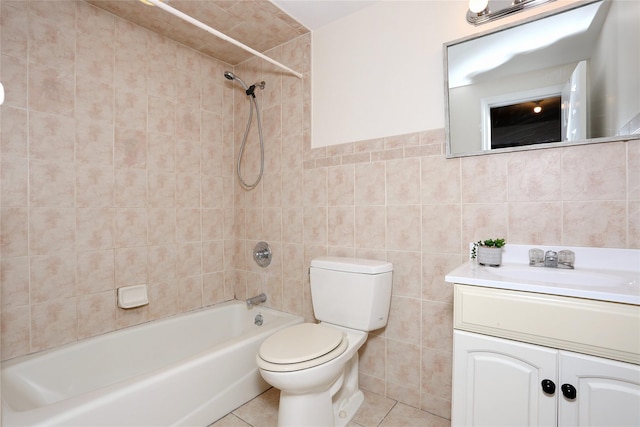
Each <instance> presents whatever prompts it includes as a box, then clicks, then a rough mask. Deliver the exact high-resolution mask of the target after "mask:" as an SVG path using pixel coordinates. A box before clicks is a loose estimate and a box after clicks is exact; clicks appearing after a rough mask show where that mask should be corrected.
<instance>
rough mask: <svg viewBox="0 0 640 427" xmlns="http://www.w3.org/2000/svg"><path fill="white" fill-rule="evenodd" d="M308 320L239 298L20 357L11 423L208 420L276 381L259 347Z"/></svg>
mask: <svg viewBox="0 0 640 427" xmlns="http://www.w3.org/2000/svg"><path fill="white" fill-rule="evenodd" d="M257 314H261V315H262V316H263V318H264V323H263V325H262V326H256V325H255V324H254V319H255V316H256V315H257ZM302 320H303V319H302V318H301V317H299V316H294V315H290V314H286V313H282V312H278V311H275V310H270V309H268V308H263V307H254V308H252V309H250V310H249V309H247V306H246V304H245V303H244V302H239V301H230V302H227V303H223V304H219V305H216V306H214V307H213V308H209V309H204V310H199V311H196V312H192V313H187V314H183V315H178V316H174V317H171V318H168V319H164V320H159V321H155V322H151V323H147V324H144V325H140V326H135V327H131V328H126V329H122V330H119V331H116V332H111V333H108V334H105V335H102V336H99V337H95V338H90V339H86V340H83V341H80V342H78V343H74V344H71V345H67V346H64V347H60V348H58V349H53V350H49V351H45V352H41V353H37V354H34V355H29V356H25V357H22V358H18V359H14V360H10V361H8V362H6V363H3V364H2V426H4V427H9V426H45V425H46V426H62V425H64V426H83V427H86V426H107V425H108V426H136V427H137V426H170V425H176V426H178V425H179V426H206V425H208V424H211V423H212V422H214V421H215V420H217V419H219V418H221V417H223V416H224V415H225V414H227V413H229V412H230V411H232V410H233V409H235V408H237V407H238V406H240V405H242V404H243V403H245V402H247V401H249V400H251V399H252V398H254V397H255V396H257V395H258V394H260V393H262V392H263V391H265V390H266V389H267V388H269V385H268V384H267V383H265V382H264V381H263V380H262V378H261V377H260V374H259V373H258V369H257V366H256V364H255V355H256V353H257V351H258V348H259V346H260V344H261V343H262V341H263V340H264V339H265V338H266V337H268V336H269V335H270V334H272V333H273V332H275V331H277V330H278V329H281V328H283V327H286V326H290V325H293V324H296V323H300V322H302Z"/></svg>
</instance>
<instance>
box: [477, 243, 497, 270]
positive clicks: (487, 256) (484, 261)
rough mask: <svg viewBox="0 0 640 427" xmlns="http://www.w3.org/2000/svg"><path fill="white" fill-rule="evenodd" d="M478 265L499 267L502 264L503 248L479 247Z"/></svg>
mask: <svg viewBox="0 0 640 427" xmlns="http://www.w3.org/2000/svg"><path fill="white" fill-rule="evenodd" d="M477 252H478V254H477V258H478V264H480V265H488V266H490V267H499V266H500V264H502V248H494V247H490V246H478V248H477Z"/></svg>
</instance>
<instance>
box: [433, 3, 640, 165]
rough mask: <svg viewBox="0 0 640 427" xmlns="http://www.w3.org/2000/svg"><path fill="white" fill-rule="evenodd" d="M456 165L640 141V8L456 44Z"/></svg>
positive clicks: (519, 27) (603, 9)
mask: <svg viewBox="0 0 640 427" xmlns="http://www.w3.org/2000/svg"><path fill="white" fill-rule="evenodd" d="M444 51H445V52H444V59H445V76H446V81H445V90H446V94H445V95H446V96H445V109H446V111H445V114H446V131H447V132H446V133H447V157H460V156H465V155H477V154H488V153H493V152H504V151H514V150H524V149H532V148H546V147H550V146H556V145H558V144H565V145H572V144H583V143H586V142H605V141H617V140H622V139H631V138H640V78H638V76H640V2H636V1H624V0H600V1H591V2H587V3H584V2H580V3H579V4H574V5H573V6H570V7H565V8H563V9H561V10H560V11H555V12H552V13H550V14H546V15H543V16H540V17H534V18H532V19H528V20H526V21H525V22H524V23H519V24H514V25H511V26H506V27H502V28H499V29H497V30H494V31H491V32H487V33H483V34H480V35H475V36H473V37H468V38H465V39H461V40H458V41H454V42H450V43H446V44H445V46H444Z"/></svg>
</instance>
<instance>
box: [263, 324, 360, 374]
mask: <svg viewBox="0 0 640 427" xmlns="http://www.w3.org/2000/svg"><path fill="white" fill-rule="evenodd" d="M348 346H349V341H348V340H347V337H346V334H345V333H344V332H342V331H340V330H338V329H334V328H331V327H326V326H323V325H319V324H315V323H301V324H299V325H295V326H291V327H289V328H285V329H282V330H280V331H278V332H276V333H275V334H273V335H271V336H270V337H269V338H267V339H266V340H264V342H263V343H262V345H261V346H260V351H259V352H258V357H257V358H256V359H257V363H258V366H259V367H260V368H262V369H266V370H268V371H277V372H289V371H298V370H301V369H308V368H312V367H314V366H318V365H321V364H323V363H326V362H328V361H330V360H333V359H335V358H336V357H338V356H339V355H341V354H342V353H344V352H345V350H346V349H347V347H348Z"/></svg>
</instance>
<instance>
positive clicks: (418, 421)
mask: <svg viewBox="0 0 640 427" xmlns="http://www.w3.org/2000/svg"><path fill="white" fill-rule="evenodd" d="M364 396H365V398H364V403H363V405H362V407H361V408H360V410H359V411H358V413H357V414H356V416H355V417H354V419H353V420H352V421H351V423H350V424H349V427H450V425H451V423H450V422H449V420H446V419H444V418H440V417H437V416H435V415H432V414H430V413H428V412H425V411H421V410H419V409H416V408H413V407H411V406H408V405H405V404H402V403H399V402H396V401H395V400H392V399H387V398H385V397H382V396H379V395H377V394H373V393H367V392H366V391H365V392H364ZM279 398H280V391H279V390H277V389H275V388H272V389H269V390H267V391H266V392H264V393H263V394H261V395H260V396H258V397H256V398H255V399H253V400H251V401H250V402H248V403H246V404H245V405H243V406H241V407H240V408H238V409H236V410H235V411H233V412H232V413H230V414H228V415H227V416H226V417H224V418H222V419H221V420H218V421H217V422H215V423H213V424H211V426H210V427H276V424H277V422H276V420H277V416H278V399H279Z"/></svg>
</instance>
